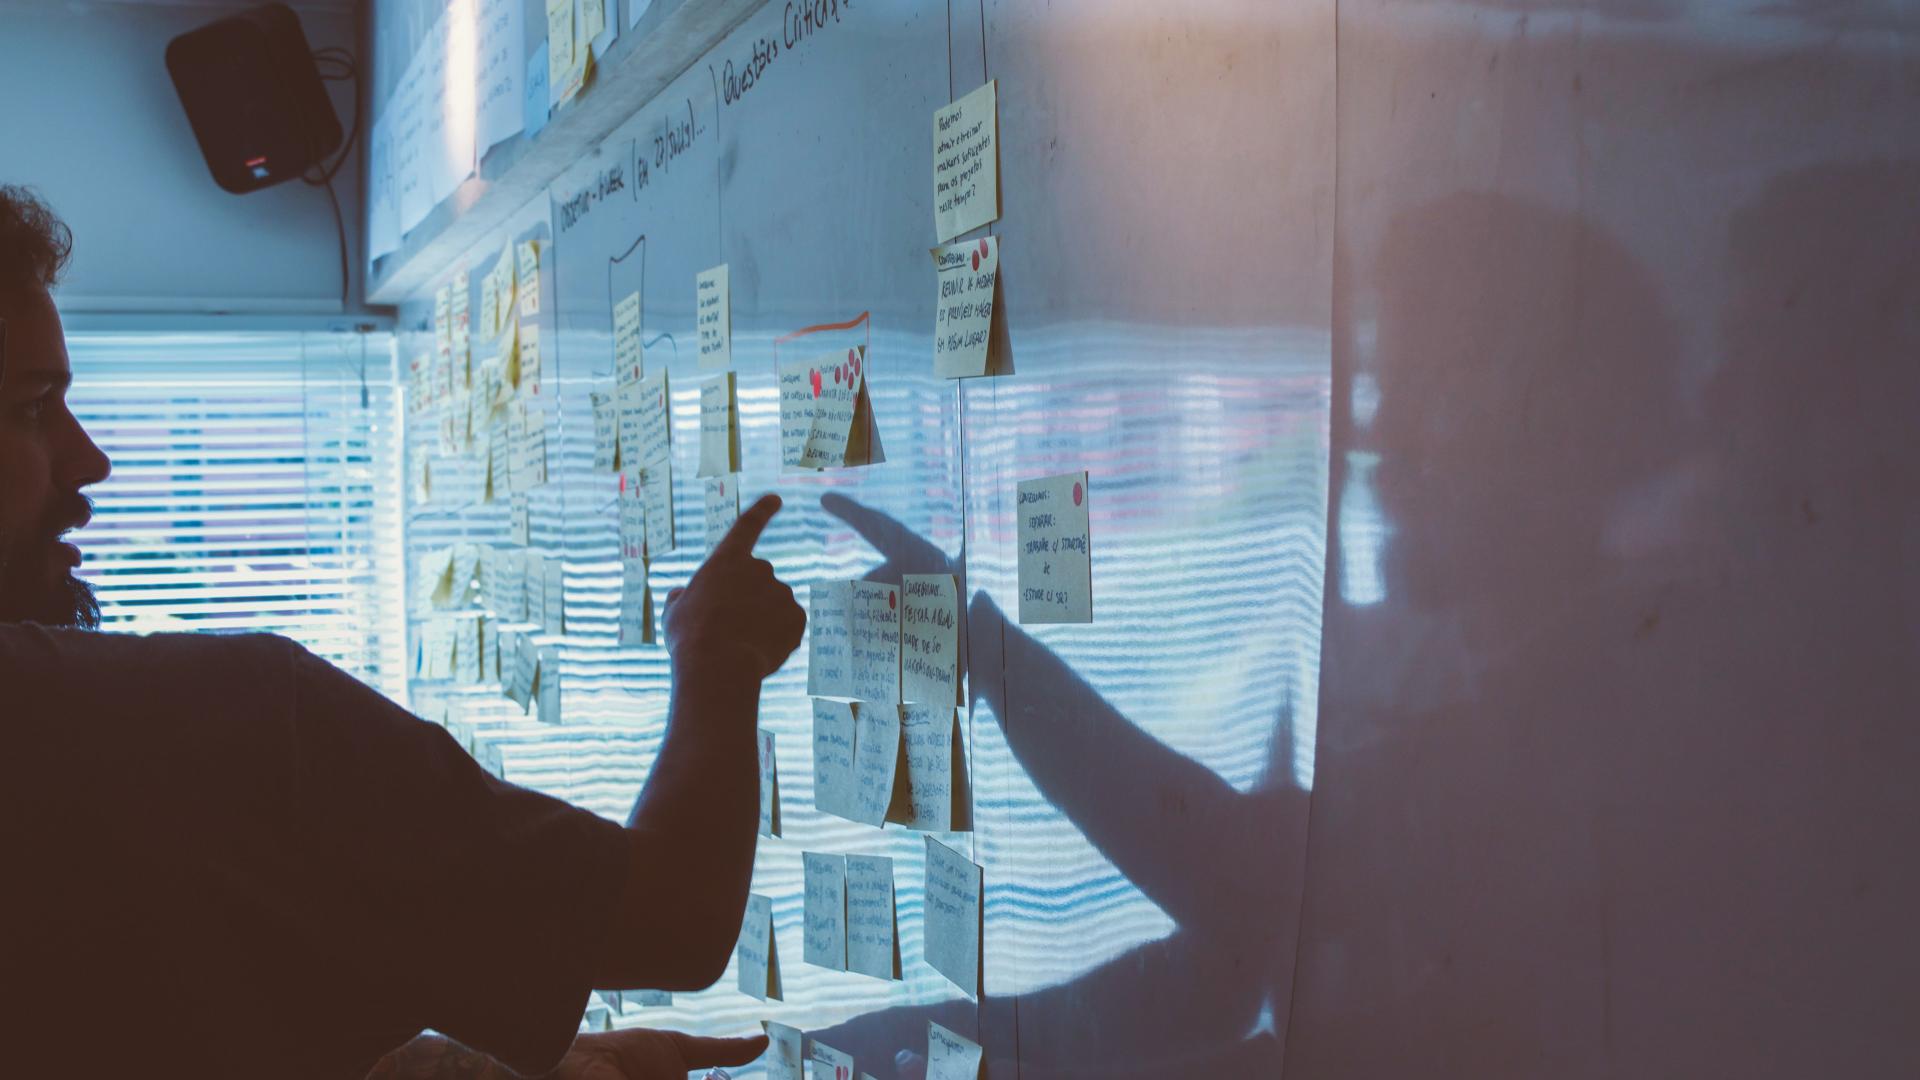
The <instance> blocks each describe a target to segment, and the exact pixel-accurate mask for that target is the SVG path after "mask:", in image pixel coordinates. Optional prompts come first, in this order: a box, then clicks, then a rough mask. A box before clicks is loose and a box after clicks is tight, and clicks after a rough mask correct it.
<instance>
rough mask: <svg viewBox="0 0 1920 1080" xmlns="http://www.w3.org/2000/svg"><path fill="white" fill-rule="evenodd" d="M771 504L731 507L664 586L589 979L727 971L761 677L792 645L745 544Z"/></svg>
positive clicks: (606, 983)
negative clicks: (635, 779)
mask: <svg viewBox="0 0 1920 1080" xmlns="http://www.w3.org/2000/svg"><path fill="white" fill-rule="evenodd" d="M779 509H780V500H779V498H778V497H777V496H772V495H769V496H767V497H765V498H763V499H761V500H760V501H759V502H756V503H755V504H754V505H753V506H751V507H749V508H748V509H747V511H746V512H745V513H743V514H741V515H740V519H739V521H737V522H735V524H734V526H733V528H732V529H731V530H730V531H729V532H728V533H727V535H726V536H725V537H724V538H723V539H722V540H721V541H720V543H719V544H718V545H716V546H715V548H714V550H713V554H712V555H710V556H708V558H707V561H706V564H705V565H704V566H702V567H701V568H700V570H699V572H697V573H696V574H694V576H693V580H692V581H690V582H688V583H687V587H686V588H685V589H676V590H674V591H673V592H672V593H670V594H668V596H667V604H666V611H665V614H664V622H665V624H666V638H667V648H668V650H669V652H670V653H671V656H672V659H673V701H672V704H671V706H670V708H669V712H668V719H667V735H666V739H665V741H664V742H663V743H662V745H661V748H660V755H659V757H658V758H657V759H656V760H655V761H654V765H653V769H652V772H651V773H650V774H649V775H648V777H647V782H646V785H645V787H644V788H642V790H641V792H640V797H639V799H638V800H637V801H636V802H635V803H634V807H633V814H632V816H631V818H629V820H628V823H627V829H628V836H629V838H630V844H629V848H628V850H629V859H628V864H627V877H626V886H625V888H624V889H623V890H622V893H621V901H620V906H619V909H618V911H617V912H616V913H615V916H614V923H613V926H612V928H611V940H610V941H609V943H608V944H609V947H608V948H607V949H606V950H605V951H604V953H603V955H602V958H601V961H600V963H598V964H597V965H596V966H595V969H594V985H596V986H600V987H607V988H613V989H627V988H635V987H646V988H649V989H659V990H696V989H700V988H703V987H706V986H709V985H711V984H712V983H713V982H714V981H715V980H717V979H718V978H719V977H720V974H721V972H723V971H725V970H726V966H727V957H728V955H729V954H730V953H731V952H732V949H733V944H734V941H735V939H736V938H737V937H738V936H739V933H740V916H741V913H742V912H743V911H745V909H746V901H747V889H748V887H749V885H750V884H751V882H752V878H753V853H754V845H755V843H756V839H757V833H758V829H759V820H760V815H759V805H760V771H759V755H758V748H757V745H756V744H757V737H756V734H755V731H756V725H757V723H758V719H759V709H760V683H761V680H763V679H765V678H766V677H767V676H769V675H771V674H773V673H774V672H775V671H777V670H779V668H780V665H781V664H783V663H785V662H786V660H787V657H788V656H789V655H791V654H792V653H793V650H794V649H795V648H797V647H799V644H800V639H801V634H802V633H803V631H804V630H805V628H806V613H805V612H804V611H802V610H801V608H800V605H799V604H798V603H796V602H795V601H794V598H793V590H792V589H790V588H788V587H787V586H786V585H783V584H781V582H780V580H779V579H778V578H776V577H775V576H774V572H773V566H772V564H770V563H767V562H766V561H764V560H761V559H756V558H754V557H753V545H754V543H755V542H756V541H757V540H758V539H759V537H760V534H761V532H762V531H763V530H765V528H766V526H767V523H768V522H769V521H771V520H772V518H773V515H774V514H775V513H776V512H777V511H778V510H779Z"/></svg>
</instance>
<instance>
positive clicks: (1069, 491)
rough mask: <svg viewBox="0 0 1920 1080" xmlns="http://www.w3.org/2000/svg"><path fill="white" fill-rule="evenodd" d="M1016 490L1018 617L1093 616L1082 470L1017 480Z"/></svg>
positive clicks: (1087, 498) (1060, 619)
mask: <svg viewBox="0 0 1920 1080" xmlns="http://www.w3.org/2000/svg"><path fill="white" fill-rule="evenodd" d="M1017 496H1018V498H1017V505H1016V506H1015V511H1016V513H1017V515H1018V517H1017V519H1016V520H1015V522H1014V537H1015V542H1016V544H1017V545H1018V547H1017V548H1016V553H1017V559H1018V561H1017V567H1016V569H1017V571H1018V577H1019V582H1020V621H1021V622H1022V623H1086V622H1092V621H1093V561H1092V551H1091V546H1090V544H1091V539H1090V536H1089V526H1088V518H1087V515H1088V504H1089V503H1091V502H1092V496H1091V494H1090V492H1089V490H1088V487H1087V474H1086V473H1084V472H1077V473H1067V474H1065V475H1063V476H1049V477H1045V478H1042V479H1039V480H1022V481H1021V482H1020V484H1019V486H1018V493H1017Z"/></svg>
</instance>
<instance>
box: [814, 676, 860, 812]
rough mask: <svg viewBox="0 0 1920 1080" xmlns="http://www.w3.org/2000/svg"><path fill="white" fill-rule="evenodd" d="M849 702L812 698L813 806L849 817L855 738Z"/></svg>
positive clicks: (852, 808)
mask: <svg viewBox="0 0 1920 1080" xmlns="http://www.w3.org/2000/svg"><path fill="white" fill-rule="evenodd" d="M853 710H854V707H853V705H852V703H850V702H845V701H835V700H833V699H831V698H814V699H813V806H814V809H816V810H819V811H821V812H822V813H827V814H833V815H836V816H838V817H843V818H848V819H852V817H853V815H854V813H855V812H856V811H855V809H854V786H853V783H854V779H853V745H854V740H855V739H856V738H858V737H859V736H858V730H857V723H856V721H855V719H854V715H853Z"/></svg>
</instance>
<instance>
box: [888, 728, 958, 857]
mask: <svg viewBox="0 0 1920 1080" xmlns="http://www.w3.org/2000/svg"><path fill="white" fill-rule="evenodd" d="M900 743H901V747H902V751H901V755H900V756H901V760H902V765H904V767H905V771H904V772H903V773H900V774H899V775H897V776H895V777H894V781H893V783H894V797H893V800H892V803H891V804H890V805H889V806H888V808H887V820H888V821H894V822H898V823H899V824H902V825H905V826H906V827H907V828H909V829H918V830H921V831H922V832H954V831H962V830H966V829H971V828H972V827H973V811H972V804H973V797H972V790H971V788H970V786H969V785H968V783H967V757H966V745H965V744H964V743H962V742H961V741H960V718H959V715H958V714H957V713H956V712H955V711H954V707H953V706H951V705H908V706H906V707H905V708H903V709H901V720H900Z"/></svg>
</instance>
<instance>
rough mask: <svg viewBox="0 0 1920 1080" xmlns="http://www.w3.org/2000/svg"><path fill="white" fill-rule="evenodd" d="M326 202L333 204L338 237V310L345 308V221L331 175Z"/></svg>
mask: <svg viewBox="0 0 1920 1080" xmlns="http://www.w3.org/2000/svg"><path fill="white" fill-rule="evenodd" d="M326 189H327V202H329V203H332V204H333V231H334V234H335V235H336V236H338V237H339V239H340V310H341V311H343V312H344V311H346V310H347V298H348V291H349V290H348V276H347V223H346V219H345V218H343V217H341V215H340V199H339V197H338V196H336V195H335V194H334V193H333V177H331V176H329V177H327V178H326Z"/></svg>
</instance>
